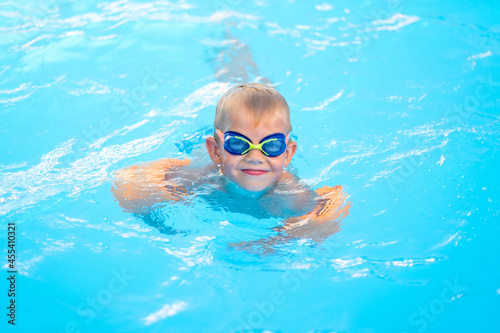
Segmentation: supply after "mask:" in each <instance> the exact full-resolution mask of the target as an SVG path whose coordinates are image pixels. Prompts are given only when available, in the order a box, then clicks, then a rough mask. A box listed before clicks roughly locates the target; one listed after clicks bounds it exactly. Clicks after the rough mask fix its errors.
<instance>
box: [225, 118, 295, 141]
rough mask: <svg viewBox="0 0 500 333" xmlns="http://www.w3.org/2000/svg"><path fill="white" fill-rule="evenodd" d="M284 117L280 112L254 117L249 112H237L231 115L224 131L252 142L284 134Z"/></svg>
mask: <svg viewBox="0 0 500 333" xmlns="http://www.w3.org/2000/svg"><path fill="white" fill-rule="evenodd" d="M285 118H286V117H285V116H284V115H283V113H281V112H273V113H272V114H265V115H263V116H262V117H256V116H254V115H253V114H252V113H250V112H239V113H238V114H235V115H232V116H231V117H230V118H229V121H228V123H227V128H226V131H234V132H238V133H241V134H243V135H245V136H247V137H248V138H250V139H252V140H260V139H262V138H264V137H266V136H268V135H270V134H274V133H284V134H286V133H285V131H286V128H287V126H286V119H285Z"/></svg>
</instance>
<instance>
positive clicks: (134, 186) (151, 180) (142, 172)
mask: <svg viewBox="0 0 500 333" xmlns="http://www.w3.org/2000/svg"><path fill="white" fill-rule="evenodd" d="M189 163H190V160H189V159H185V160H178V159H170V158H164V159H161V160H157V161H152V162H146V163H143V164H140V165H133V166H131V167H128V168H123V169H120V170H118V171H116V173H115V182H114V186H112V188H111V192H112V193H113V195H114V196H115V198H116V199H117V200H118V202H119V204H120V207H122V208H124V209H127V210H129V211H132V212H139V211H141V210H143V209H148V208H150V207H151V206H153V205H154V204H155V203H158V202H163V201H166V200H173V201H178V200H181V199H182V198H183V197H184V195H186V194H187V193H186V190H185V189H184V188H183V187H182V186H179V184H180V183H181V178H182V177H180V175H181V173H182V168H183V167H184V166H186V165H188V164H189Z"/></svg>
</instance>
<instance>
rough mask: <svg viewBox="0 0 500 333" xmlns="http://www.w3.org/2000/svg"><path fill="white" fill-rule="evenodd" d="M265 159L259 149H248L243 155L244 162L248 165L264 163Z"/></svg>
mask: <svg viewBox="0 0 500 333" xmlns="http://www.w3.org/2000/svg"><path fill="white" fill-rule="evenodd" d="M265 158H266V157H265V156H264V153H263V152H261V151H260V150H259V149H250V151H249V152H248V153H246V154H245V161H246V162H248V163H255V164H259V163H264V161H265Z"/></svg>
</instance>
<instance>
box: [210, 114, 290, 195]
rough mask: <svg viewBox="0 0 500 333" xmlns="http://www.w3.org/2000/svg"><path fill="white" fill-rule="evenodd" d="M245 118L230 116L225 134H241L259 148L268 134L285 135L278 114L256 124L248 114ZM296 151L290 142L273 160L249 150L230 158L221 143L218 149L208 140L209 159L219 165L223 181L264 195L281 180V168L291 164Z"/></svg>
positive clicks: (212, 139)
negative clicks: (228, 180) (225, 178)
mask: <svg viewBox="0 0 500 333" xmlns="http://www.w3.org/2000/svg"><path fill="white" fill-rule="evenodd" d="M245 116H246V117H242V116H238V115H236V116H233V117H232V119H231V121H230V122H229V124H228V126H227V129H226V131H233V132H237V133H240V134H243V135H244V136H246V137H247V138H249V139H250V140H251V141H252V142H253V143H254V144H258V143H259V142H260V141H261V140H262V139H263V138H265V137H266V136H268V135H271V134H275V133H283V134H285V135H286V133H285V130H286V123H285V120H284V119H283V116H282V115H280V114H275V115H271V116H264V117H262V118H261V119H260V120H259V121H258V122H257V123H256V122H255V119H254V118H253V116H251V114H248V113H247V114H246V115H245ZM222 130H224V129H222ZM214 145H215V146H214ZM296 148H297V143H296V142H291V140H289V141H288V144H287V148H286V151H285V152H284V153H283V154H281V155H279V156H276V157H268V156H266V155H264V153H262V152H261V151H260V150H258V149H251V150H250V151H249V152H248V153H246V154H244V155H232V154H230V153H228V152H227V151H226V150H225V149H224V144H223V143H221V144H220V146H219V145H217V143H216V142H215V139H214V138H212V137H210V138H207V149H208V151H209V154H210V157H211V158H212V160H213V161H214V162H215V163H216V164H221V170H222V171H223V172H224V174H225V175H226V177H228V178H229V179H230V180H231V181H233V182H234V183H236V184H238V185H239V186H241V187H243V188H244V189H245V190H247V191H252V192H258V191H263V190H266V189H268V188H270V187H271V186H273V185H274V184H275V183H276V181H277V180H278V179H279V178H280V176H281V174H282V172H283V169H284V167H286V166H287V165H288V164H289V163H290V161H291V159H292V156H293V154H294V153H295V149H296Z"/></svg>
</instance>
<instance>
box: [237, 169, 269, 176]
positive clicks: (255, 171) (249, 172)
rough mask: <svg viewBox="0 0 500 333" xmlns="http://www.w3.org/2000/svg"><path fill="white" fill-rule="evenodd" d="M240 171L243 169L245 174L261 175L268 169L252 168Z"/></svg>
mask: <svg viewBox="0 0 500 333" xmlns="http://www.w3.org/2000/svg"><path fill="white" fill-rule="evenodd" d="M241 171H243V172H244V173H246V174H247V175H250V176H260V175H263V174H265V173H267V172H269V171H266V170H254V169H242V170H241Z"/></svg>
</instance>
